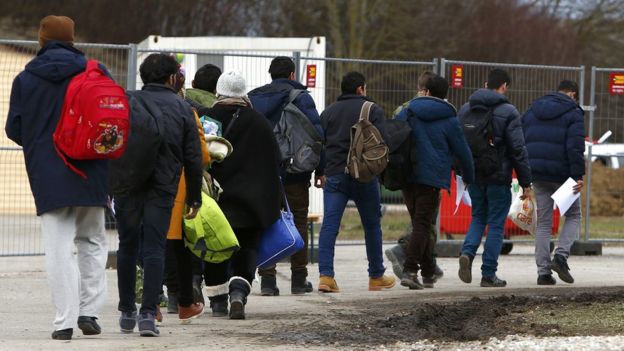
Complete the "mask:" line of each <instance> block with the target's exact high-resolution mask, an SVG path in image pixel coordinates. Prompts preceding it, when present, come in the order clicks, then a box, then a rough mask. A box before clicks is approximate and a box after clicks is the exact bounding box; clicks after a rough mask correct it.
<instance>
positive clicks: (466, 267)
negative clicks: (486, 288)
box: [458, 255, 472, 284]
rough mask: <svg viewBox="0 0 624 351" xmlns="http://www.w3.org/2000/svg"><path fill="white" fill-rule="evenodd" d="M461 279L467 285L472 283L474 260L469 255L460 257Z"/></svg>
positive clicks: (459, 273)
mask: <svg viewBox="0 0 624 351" xmlns="http://www.w3.org/2000/svg"><path fill="white" fill-rule="evenodd" d="M458 275H459V279H461V281H462V282H464V283H466V284H470V283H472V258H471V257H470V256H468V255H461V256H459V272H458Z"/></svg>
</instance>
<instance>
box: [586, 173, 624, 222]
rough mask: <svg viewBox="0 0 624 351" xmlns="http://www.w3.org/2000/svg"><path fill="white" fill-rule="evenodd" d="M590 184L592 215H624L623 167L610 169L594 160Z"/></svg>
mask: <svg viewBox="0 0 624 351" xmlns="http://www.w3.org/2000/svg"><path fill="white" fill-rule="evenodd" d="M591 186H592V198H591V201H590V206H591V209H590V211H591V214H592V216H624V168H620V169H612V168H608V167H605V166H604V165H602V164H601V163H600V162H594V163H593V166H592V184H591ZM584 189H586V187H584ZM584 195H585V191H583V196H584Z"/></svg>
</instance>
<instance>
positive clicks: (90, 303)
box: [41, 207, 108, 330]
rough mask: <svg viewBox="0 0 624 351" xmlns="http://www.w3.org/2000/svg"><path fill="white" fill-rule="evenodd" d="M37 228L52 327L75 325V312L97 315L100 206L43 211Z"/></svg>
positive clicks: (101, 264) (101, 293)
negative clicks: (53, 314)
mask: <svg viewBox="0 0 624 351" xmlns="http://www.w3.org/2000/svg"><path fill="white" fill-rule="evenodd" d="M41 232H42V234H43V242H44V247H45V256H46V266H47V271H48V285H49V287H50V291H51V292H52V301H53V302H54V307H55V308H56V318H55V319H54V323H53V325H54V330H61V329H67V328H76V327H77V321H78V316H91V317H97V312H98V310H99V308H100V307H101V306H102V304H103V303H104V302H105V300H106V274H105V266H106V258H107V255H108V252H107V251H108V248H107V245H106V233H105V230H104V208H103V207H64V208H60V209H56V210H53V211H50V212H46V213H44V214H43V215H41ZM74 244H75V246H74ZM76 249H77V254H76V253H75V251H76Z"/></svg>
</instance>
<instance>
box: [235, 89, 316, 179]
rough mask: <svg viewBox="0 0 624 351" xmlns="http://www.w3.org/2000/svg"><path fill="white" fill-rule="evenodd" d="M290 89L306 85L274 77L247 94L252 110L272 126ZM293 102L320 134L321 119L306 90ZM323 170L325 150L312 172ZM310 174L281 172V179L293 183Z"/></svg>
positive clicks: (310, 173) (306, 177)
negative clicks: (261, 115) (262, 116)
mask: <svg viewBox="0 0 624 351" xmlns="http://www.w3.org/2000/svg"><path fill="white" fill-rule="evenodd" d="M292 89H300V90H306V87H305V86H303V85H302V84H301V83H299V82H296V81H294V80H290V79H286V78H278V79H274V80H273V81H272V82H271V83H269V84H266V85H264V86H261V87H259V88H256V89H254V90H252V91H250V92H249V93H248V94H247V95H248V96H249V99H250V100H251V103H252V105H253V108H254V110H256V111H258V112H260V113H261V114H263V115H264V116H265V117H266V118H267V119H268V120H269V122H270V123H271V127H273V128H274V127H275V125H276V124H277V122H279V120H280V118H281V116H282V110H283V108H284V106H285V105H286V102H287V101H288V95H289V92H290V91H291V90H292ZM293 104H294V105H295V106H297V108H298V109H299V110H301V112H303V113H304V114H305V115H306V116H307V117H308V119H309V120H310V122H312V124H313V125H314V128H316V130H317V131H318V132H319V135H321V136H322V135H323V129H322V128H321V119H320V117H319V113H318V111H317V110H316V104H314V99H312V96H310V94H309V93H308V92H307V91H306V92H304V93H303V94H299V96H297V98H296V99H295V100H294V101H293ZM324 170H325V152H323V153H322V154H321V162H320V163H319V165H318V167H317V168H316V170H315V171H314V173H315V174H316V176H317V177H318V176H322V175H323V174H324ZM311 175H312V172H305V173H298V174H292V173H286V172H282V179H283V180H284V183H286V184H293V183H300V182H305V181H309V180H310V176H311Z"/></svg>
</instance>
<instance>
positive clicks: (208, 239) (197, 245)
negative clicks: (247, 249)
mask: <svg viewBox="0 0 624 351" xmlns="http://www.w3.org/2000/svg"><path fill="white" fill-rule="evenodd" d="M184 244H185V245H186V247H188V248H189V249H190V250H191V252H193V254H195V255H196V256H197V257H199V258H201V259H202V260H204V261H206V262H211V263H220V262H223V261H225V260H227V259H229V258H230V257H232V254H234V252H236V251H238V249H239V248H240V245H239V244H238V239H236V235H235V234H234V231H233V230H232V227H231V226H230V223H228V221H227V219H226V218H225V215H224V214H223V211H221V208H219V205H217V202H216V201H215V200H214V199H212V198H211V197H210V196H208V195H207V194H206V193H204V192H202V206H201V208H200V209H199V212H198V213H197V216H196V217H195V218H193V219H184Z"/></svg>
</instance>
